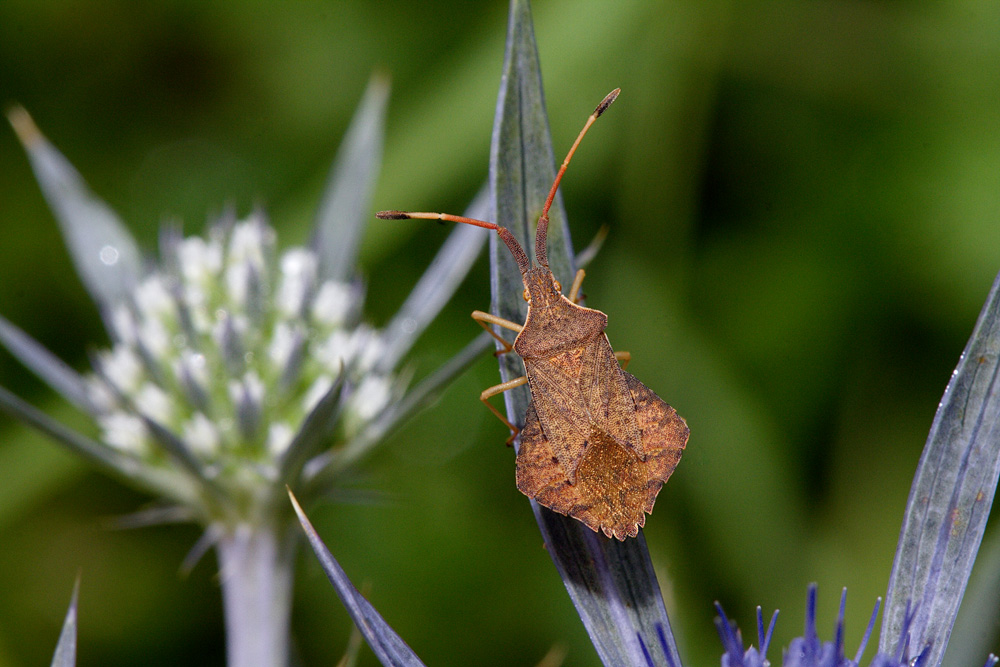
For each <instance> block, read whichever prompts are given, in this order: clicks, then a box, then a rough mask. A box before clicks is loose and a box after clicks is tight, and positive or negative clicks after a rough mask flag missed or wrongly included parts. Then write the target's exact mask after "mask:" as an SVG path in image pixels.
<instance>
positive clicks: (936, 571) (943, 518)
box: [879, 275, 1000, 665]
mask: <svg viewBox="0 0 1000 667" xmlns="http://www.w3.org/2000/svg"><path fill="white" fill-rule="evenodd" d="M998 377H1000V275H998V276H997V278H996V280H995V281H994V282H993V288H992V289H991V290H990V294H989V296H988V297H987V299H986V304H985V305H984V306H983V310H982V312H981V313H980V314H979V320H978V321H977V322H976V327H975V329H974V330H973V332H972V337H971V338H970V339H969V342H968V344H967V345H966V347H965V351H964V352H963V353H962V358H961V359H960V360H959V362H958V366H957V367H956V368H955V372H954V373H953V375H952V377H951V382H949V383H948V387H947V388H946V389H945V392H944V396H943V397H942V399H941V404H940V407H938V411H937V414H936V415H935V417H934V423H933V424H932V425H931V432H930V435H929V436H928V438H927V444H926V445H925V446H924V451H923V454H922V455H921V457H920V462H919V464H918V465H917V472H916V475H915V476H914V478H913V486H912V487H911V488H910V497H909V499H908V500H907V503H906V511H905V514H904V517H903V527H902V529H901V530H900V536H899V546H898V547H897V549H896V559H895V562H894V563H893V567H892V575H891V576H890V578H889V589H888V593H887V595H886V608H885V614H884V616H883V620H882V634H881V638H880V640H879V650H881V651H883V652H885V653H890V654H891V653H892V652H893V650H894V649H895V647H896V642H897V641H898V640H899V639H900V634H901V632H902V630H903V626H904V617H905V615H906V610H907V608H910V609H911V613H912V614H913V621H912V623H911V624H910V626H909V629H908V630H909V634H910V642H909V644H910V650H911V651H912V652H913V653H914V654H916V653H918V652H920V651H921V650H922V649H923V647H924V646H925V645H927V644H930V651H929V658H930V659H929V660H928V662H927V663H926V664H928V665H939V664H941V659H942V657H943V655H944V651H945V648H946V647H947V645H948V638H949V635H950V634H951V629H952V626H953V624H954V622H955V615H956V613H957V611H958V607H959V604H960V603H961V601H962V595H963V593H964V592H965V587H966V583H967V582H968V579H969V573H970V572H971V570H972V564H973V562H974V560H975V558H976V553H977V551H978V550H979V544H980V542H981V541H982V538H983V530H984V529H985V527H986V519H987V518H988V517H989V514H990V506H991V505H992V503H993V495H994V492H995V491H996V485H997V477H998V474H1000V382H998Z"/></svg>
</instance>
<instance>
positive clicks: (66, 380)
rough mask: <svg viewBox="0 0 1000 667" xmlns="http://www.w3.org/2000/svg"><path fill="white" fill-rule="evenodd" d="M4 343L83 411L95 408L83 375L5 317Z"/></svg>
mask: <svg viewBox="0 0 1000 667" xmlns="http://www.w3.org/2000/svg"><path fill="white" fill-rule="evenodd" d="M0 345H3V346H4V347H6V348H7V350H8V351H9V352H10V353H11V354H12V355H14V356H15V357H17V359H18V361H20V362H21V363H22V364H24V365H25V366H26V367H27V368H28V369H30V370H31V371H32V372H33V373H34V374H35V375H37V376H38V377H40V378H41V379H42V380H44V381H45V383H46V384H48V385H49V386H50V387H52V388H53V389H55V390H56V391H57V392H59V393H60V394H62V396H63V398H65V399H66V400H67V401H69V402H70V403H72V404H73V405H75V406H76V407H78V408H80V409H81V410H84V411H87V412H92V411H93V405H92V404H91V401H90V398H89V395H88V394H87V388H86V385H85V384H84V381H83V378H82V377H80V374H79V373H77V372H76V371H74V370H73V369H72V368H70V367H69V366H67V365H66V363H65V362H63V360H62V359H60V358H58V357H57V356H55V355H54V354H52V353H51V352H49V351H48V350H47V349H45V347H44V346H43V345H42V344H41V343H39V342H38V341H36V340H35V339H34V338H32V337H31V336H29V335H28V334H26V333H25V332H24V331H22V330H21V329H20V328H18V327H16V326H14V325H13V324H11V323H10V322H9V321H8V320H7V319H6V318H4V317H2V316H0Z"/></svg>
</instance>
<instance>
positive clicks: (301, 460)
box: [278, 367, 344, 484]
mask: <svg viewBox="0 0 1000 667" xmlns="http://www.w3.org/2000/svg"><path fill="white" fill-rule="evenodd" d="M343 388H344V370H343V367H341V370H340V375H338V376H337V380H336V382H334V383H333V386H331V387H330V388H329V389H328V390H327V391H326V393H325V394H323V397H322V398H320V399H319V402H318V403H316V405H315V406H314V407H313V409H312V410H311V411H310V412H309V414H308V415H306V418H305V419H304V420H303V422H302V426H301V427H300V428H299V430H298V433H296V434H295V437H294V438H292V442H291V443H290V444H289V445H288V449H287V450H285V452H284V454H283V455H282V456H281V459H280V462H279V469H278V470H279V472H278V479H279V480H280V481H281V482H282V483H284V484H291V483H292V480H293V479H294V478H295V477H296V476H297V475H298V474H299V472H300V471H301V470H302V467H303V466H304V465H305V463H306V461H307V460H308V459H309V457H310V456H312V455H313V454H314V453H315V452H316V451H317V450H318V449H319V448H320V447H321V446H322V444H323V442H324V441H325V440H326V438H327V437H329V435H330V432H331V431H332V430H333V427H334V425H335V423H336V417H337V414H338V413H339V412H340V407H341V406H340V394H341V392H342V391H343Z"/></svg>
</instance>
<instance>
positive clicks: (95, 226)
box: [8, 107, 142, 308]
mask: <svg viewBox="0 0 1000 667" xmlns="http://www.w3.org/2000/svg"><path fill="white" fill-rule="evenodd" d="M8 118H9V119H10V122H11V125H13V126H14V130H15V131H16V132H17V136H18V138H19V139H20V140H21V143H22V144H23V145H24V149H25V151H27V153H28V159H29V160H30V161H31V166H32V168H33V169H34V171H35V177H36V178H37V179H38V185H39V186H40V187H41V189H42V193H43V194H44V195H45V199H46V200H47V201H48V202H49V207H50V208H51V209H52V212H53V213H54V214H55V216H56V220H57V221H58V222H59V227H60V229H61V230H62V234H63V238H64V239H65V240H66V245H67V247H68V248H69V253H70V256H71V257H72V258H73V264H74V265H75V266H76V271H77V273H78V274H79V275H80V279H81V280H82V281H83V284H84V286H85V287H86V288H87V291H88V292H90V295H91V296H92V297H93V298H94V301H96V302H97V304H98V305H99V306H101V307H102V308H104V307H108V306H111V305H114V304H116V303H118V302H120V301H122V300H123V299H124V298H125V297H126V296H127V295H128V294H129V293H130V292H131V290H132V289H133V288H134V287H135V285H136V283H137V282H138V280H139V278H140V277H141V276H142V253H141V252H140V251H139V246H138V245H137V244H136V242H135V239H134V238H132V235H131V234H130V233H129V231H128V230H127V229H126V228H125V225H123V224H122V222H121V220H119V219H118V216H117V215H116V214H115V212H114V211H112V210H111V208H110V207H109V206H108V205H107V204H105V203H104V202H103V201H101V200H100V199H98V198H97V197H95V196H94V195H93V194H92V193H91V192H90V190H89V189H88V188H87V184H86V183H84V182H83V178H82V177H81V176H80V174H79V173H77V171H76V169H74V168H73V165H71V164H70V163H69V161H68V160H67V159H66V158H65V157H63V155H62V153H60V152H59V151H57V150H56V149H55V147H54V146H53V145H52V144H50V143H49V142H48V140H47V139H46V138H45V137H44V136H43V135H42V133H41V132H40V131H39V130H38V128H37V127H36V126H35V123H34V122H33V121H32V120H31V116H29V115H28V112H27V111H25V110H24V109H22V108H20V107H17V108H15V109H13V110H12V111H11V112H10V113H9V115H8Z"/></svg>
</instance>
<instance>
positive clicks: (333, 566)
mask: <svg viewBox="0 0 1000 667" xmlns="http://www.w3.org/2000/svg"><path fill="white" fill-rule="evenodd" d="M288 497H289V498H290V499H291V501H292V506H293V507H294V508H295V513H296V514H297V515H298V516H299V522H300V523H301V524H302V530H304V531H305V533H306V537H307V538H308V539H309V545H310V546H311V547H312V549H313V551H314V552H315V553H316V558H318V559H319V562H320V564H321V565H322V566H323V570H324V571H325V572H326V576H327V578H328V579H329V580H330V583H331V584H333V587H334V588H335V589H336V590H337V595H339V596H340V599H341V601H342V602H343V603H344V606H345V607H346V608H347V613H349V614H350V615H351V618H352V619H353V620H354V624H355V625H356V626H357V627H358V629H359V630H360V631H361V634H362V635H364V637H365V641H367V642H368V645H369V646H370V647H371V649H372V651H373V652H374V653H375V655H376V657H378V659H379V661H381V663H382V664H383V665H408V666H411V667H416V666H418V665H419V666H421V667H422V665H423V664H424V663H422V662H421V661H420V658H418V657H417V654H416V653H414V652H413V649H411V648H410V647H409V646H407V645H406V642H404V641H403V640H402V638H401V637H400V636H399V635H397V634H396V631H395V630H393V629H392V628H391V627H389V624H388V623H386V622H385V620H384V619H383V618H382V616H381V615H379V613H378V612H377V611H376V610H375V607H373V606H372V605H371V603H370V602H368V600H366V599H365V598H364V596H363V595H361V593H360V592H359V591H358V589H357V588H355V587H354V584H352V583H351V580H350V579H348V578H347V574H346V573H345V572H344V569H343V568H342V567H340V563H338V562H337V560H336V559H335V558H334V557H333V554H331V553H330V550H329V549H327V548H326V545H325V544H323V540H321V539H320V537H319V535H318V534H317V533H316V529H315V528H313V525H312V523H310V522H309V519H308V517H306V515H305V512H303V511H302V508H301V507H300V506H299V503H298V501H297V500H296V499H295V496H294V495H292V492H291V491H289V492H288Z"/></svg>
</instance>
